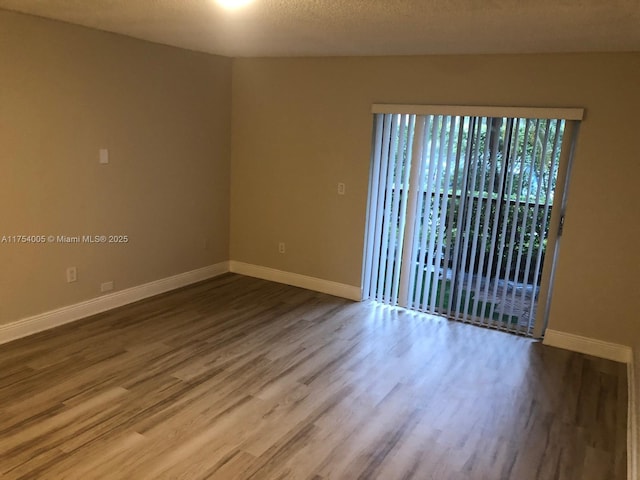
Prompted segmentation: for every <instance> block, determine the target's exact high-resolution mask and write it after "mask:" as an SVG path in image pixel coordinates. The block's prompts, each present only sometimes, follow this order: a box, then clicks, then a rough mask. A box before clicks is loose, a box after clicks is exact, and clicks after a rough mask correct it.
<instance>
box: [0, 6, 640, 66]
mask: <svg viewBox="0 0 640 480" xmlns="http://www.w3.org/2000/svg"><path fill="white" fill-rule="evenodd" d="M0 8H5V9H9V10H15V11H19V12H23V13H29V14H33V15H38V16H42V17H47V18H53V19H57V20H63V21H65V22H70V23H75V24H79V25H84V26H87V27H92V28H97V29H100V30H106V31H109V32H116V33H121V34H125V35H129V36H132V37H136V38H141V39H145V40H149V41H152V42H157V43H163V44H167V45H174V46H177V47H182V48H187V49H191V50H197V51H202V52H209V53H216V54H221V55H228V56H234V57H247V56H292V55H296V56H303V55H304V56H315V55H412V54H457V53H516V52H517V53H534V52H535V53H538V52H540V53H542V52H598V51H640V0H255V3H254V4H252V5H250V6H248V7H245V8H243V9H241V10H237V11H226V10H224V9H222V8H221V7H219V6H218V5H217V4H216V3H215V2H214V1H213V0H0Z"/></svg>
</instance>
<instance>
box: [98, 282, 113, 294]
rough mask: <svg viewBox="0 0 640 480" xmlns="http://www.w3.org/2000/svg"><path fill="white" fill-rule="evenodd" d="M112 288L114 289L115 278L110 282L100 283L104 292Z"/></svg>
mask: <svg viewBox="0 0 640 480" xmlns="http://www.w3.org/2000/svg"><path fill="white" fill-rule="evenodd" d="M111 290H113V280H111V281H109V282H104V283H103V284H101V285H100V291H101V292H103V293H104V292H110V291H111Z"/></svg>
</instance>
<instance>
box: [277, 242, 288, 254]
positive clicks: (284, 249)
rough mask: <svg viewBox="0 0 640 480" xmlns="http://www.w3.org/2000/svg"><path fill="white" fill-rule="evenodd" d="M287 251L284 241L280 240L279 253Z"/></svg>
mask: <svg viewBox="0 0 640 480" xmlns="http://www.w3.org/2000/svg"><path fill="white" fill-rule="evenodd" d="M285 251H286V248H285V245H284V242H280V243H279V244H278V252H279V253H284V252H285Z"/></svg>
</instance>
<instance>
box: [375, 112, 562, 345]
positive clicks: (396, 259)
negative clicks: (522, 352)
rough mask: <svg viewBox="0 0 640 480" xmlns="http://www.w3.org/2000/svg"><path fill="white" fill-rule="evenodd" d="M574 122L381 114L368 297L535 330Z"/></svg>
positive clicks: (473, 320) (522, 330)
mask: <svg viewBox="0 0 640 480" xmlns="http://www.w3.org/2000/svg"><path fill="white" fill-rule="evenodd" d="M564 127H565V120H563V119H561V118H519V117H493V116H492V117H489V116H484V117H483V116H472V115H436V114H428V115H418V114H402V113H397V114H393V113H379V114H376V115H375V118H374V135H373V148H372V163H371V176H370V189H369V206H368V227H367V242H366V247H365V263H364V265H365V267H364V273H363V291H364V296H365V297H366V298H372V299H375V300H377V301H379V302H383V303H386V304H390V305H400V306H403V307H407V308H411V309H414V310H418V311H424V312H430V313H439V314H443V315H446V316H447V317H449V318H452V319H456V320H461V321H464V322H471V323H476V324H481V325H486V326H491V327H495V328H500V329H505V330H509V331H514V332H517V333H522V334H526V335H531V333H532V331H533V327H534V320H535V316H536V315H535V314H536V302H537V298H538V293H539V289H540V279H541V272H542V267H543V264H544V253H545V249H546V242H547V238H548V232H549V228H550V218H551V211H552V208H553V201H554V193H555V190H556V181H557V174H558V167H559V163H560V151H561V147H562V138H563V132H564Z"/></svg>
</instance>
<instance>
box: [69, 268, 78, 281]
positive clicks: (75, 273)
mask: <svg viewBox="0 0 640 480" xmlns="http://www.w3.org/2000/svg"><path fill="white" fill-rule="evenodd" d="M76 280H78V271H77V270H76V267H67V283H72V282H75V281H76Z"/></svg>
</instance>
